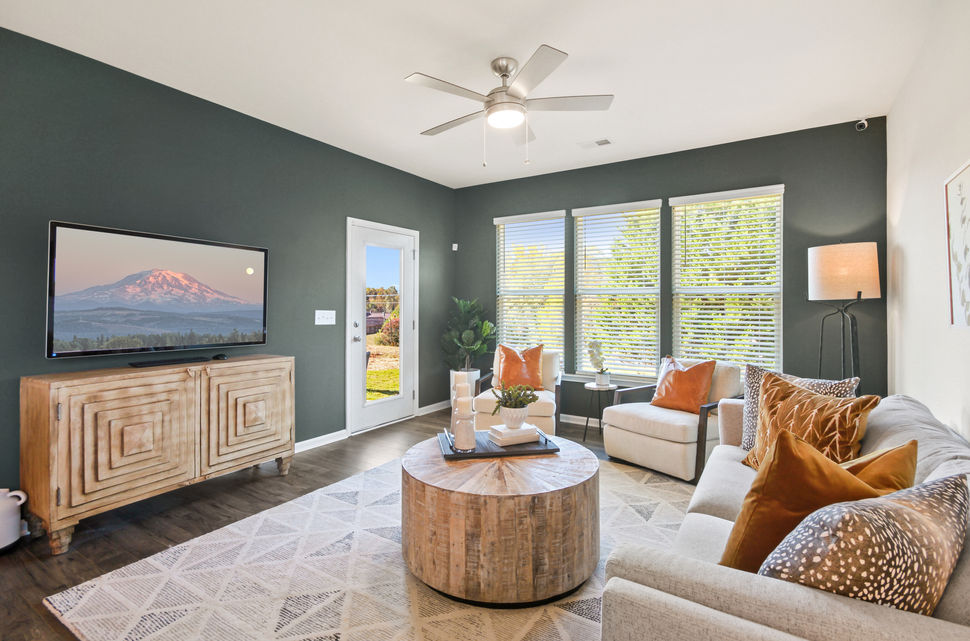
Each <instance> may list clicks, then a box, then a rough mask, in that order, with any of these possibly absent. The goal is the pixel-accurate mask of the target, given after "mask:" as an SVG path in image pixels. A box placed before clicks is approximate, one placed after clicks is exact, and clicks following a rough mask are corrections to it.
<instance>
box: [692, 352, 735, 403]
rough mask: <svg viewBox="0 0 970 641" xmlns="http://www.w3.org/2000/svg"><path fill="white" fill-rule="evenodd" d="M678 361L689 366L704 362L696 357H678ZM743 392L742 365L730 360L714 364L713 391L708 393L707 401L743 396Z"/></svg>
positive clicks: (712, 401)
mask: <svg viewBox="0 0 970 641" xmlns="http://www.w3.org/2000/svg"><path fill="white" fill-rule="evenodd" d="M677 361H678V362H679V363H682V364H683V365H685V366H687V367H690V366H691V365H697V364H698V363H703V362H704V360H700V359H694V358H678V359H677ZM743 392H744V388H743V387H742V386H741V366H740V365H738V364H737V363H732V362H730V361H717V364H716V365H715V366H714V376H712V377H711V391H710V392H709V393H708V394H707V402H708V403H714V402H717V401H719V400H721V399H722V398H734V397H735V396H741V394H742V393H743Z"/></svg>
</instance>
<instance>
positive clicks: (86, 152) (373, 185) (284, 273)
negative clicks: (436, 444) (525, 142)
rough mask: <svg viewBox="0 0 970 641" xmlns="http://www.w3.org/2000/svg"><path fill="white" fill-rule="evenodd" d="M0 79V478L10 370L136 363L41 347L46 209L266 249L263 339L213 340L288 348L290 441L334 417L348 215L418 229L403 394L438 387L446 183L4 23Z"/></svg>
mask: <svg viewBox="0 0 970 641" xmlns="http://www.w3.org/2000/svg"><path fill="white" fill-rule="evenodd" d="M0 86H2V87H0V271H2V278H0V305H2V306H3V312H2V318H3V323H2V327H3V331H2V338H0V443H2V447H0V487H17V486H18V485H19V480H18V462H17V461H18V443H19V436H18V434H19V418H18V416H19V414H18V407H19V397H18V389H19V378H20V376H22V375H25V374H40V373H46V372H58V371H68V370H81V369H92V368H97V367H114V366H121V365H124V364H126V363H127V362H128V361H131V360H136V359H137V358H138V357H136V356H127V357H126V356H121V357H97V358H80V359H68V360H60V361H47V360H45V359H44V328H45V305H46V300H45V295H46V278H47V223H48V221H49V220H51V219H55V220H66V221H74V222H83V223H89V224H93V225H106V226H111V227H121V228H125V229H135V230H140V231H149V232H156V233H162V234H173V235H178V236H190V237H195V238H205V239H213V240H220V241H226V242H233V243H242V244H248V245H259V246H262V247H268V248H269V318H268V326H269V342H268V344H267V345H265V346H260V347H258V348H257V347H248V348H235V349H229V350H225V351H229V352H231V353H232V354H234V355H245V354H253V353H271V354H284V355H293V356H295V357H296V364H297V367H296V399H297V402H296V435H297V440H304V439H308V438H312V437H314V436H319V435H322V434H327V433H329V432H332V431H334V430H336V429H340V428H343V426H344V307H345V304H344V300H345V287H346V284H345V272H346V267H345V263H346V223H345V219H346V217H347V216H352V217H357V218H364V219H368V220H374V221H378V222H384V223H389V224H394V225H400V226H403V227H408V228H412V229H417V230H419V231H420V232H421V274H420V288H421V307H420V325H421V326H420V336H419V338H420V354H419V360H420V369H421V373H420V399H419V401H420V404H421V405H427V404H431V403H434V402H437V401H440V400H443V399H444V398H446V397H447V394H446V388H447V370H446V368H445V367H444V366H443V365H442V364H441V358H440V356H439V354H438V336H439V335H440V333H441V331H442V329H443V327H444V323H445V319H446V313H447V310H448V303H449V299H448V296H447V293H448V292H450V291H451V290H452V288H453V283H454V277H453V274H452V271H453V267H454V255H453V254H452V252H451V243H452V242H453V237H454V233H453V229H454V223H453V212H454V198H455V194H454V191H453V190H451V189H448V188H446V187H443V186H441V185H438V184H435V183H432V182H429V181H427V180H423V179H420V178H417V177H415V176H413V175H410V174H407V173H405V172H402V171H398V170H396V169H392V168H390V167H387V166H385V165H381V164H379V163H376V162H373V161H370V160H367V159H365V158H362V157H360V156H355V155H353V154H350V153H347V152H345V151H342V150H340V149H337V148H334V147H331V146H329V145H325V144H322V143H320V142H317V141H314V140H310V139H309V138H306V137H303V136H300V135H297V134H295V133H292V132H289V131H286V130H284V129H280V128H279V127H275V126H273V125H269V124H267V123H265V122H262V121H260V120H257V119H254V118H251V117H249V116H245V115H243V114H240V113H238V112H235V111H232V110H230V109H226V108H224V107H220V106H218V105H215V104H212V103H210V102H207V101H205V100H202V99H199V98H195V97H192V96H190V95H187V94H184V93H181V92H179V91H176V90H173V89H170V88H168V87H165V86H162V85H160V84H157V83H154V82H151V81H149V80H145V79H144V78H140V77H138V76H134V75H132V74H129V73H126V72H124V71H121V70H118V69H116V68H113V67H109V66H107V65H104V64H101V63H99V62H96V61H93V60H91V59H88V58H84V57H82V56H79V55H75V54H72V53H69V52H67V51H64V50H62V49H59V48H57V47H53V46H51V45H48V44H44V43H41V42H39V41H37V40H34V39H31V38H27V37H24V36H21V35H18V34H15V33H13V32H11V31H7V30H2V29H0ZM314 309H336V310H337V324H336V325H335V326H314V325H313V310H314ZM217 351H220V350H209V351H208V352H206V351H203V352H184V353H183V354H185V355H186V356H189V355H197V354H202V355H206V354H212V353H215V352H217ZM140 356H141V358H142V359H144V358H152V357H151V355H140ZM155 358H158V356H155Z"/></svg>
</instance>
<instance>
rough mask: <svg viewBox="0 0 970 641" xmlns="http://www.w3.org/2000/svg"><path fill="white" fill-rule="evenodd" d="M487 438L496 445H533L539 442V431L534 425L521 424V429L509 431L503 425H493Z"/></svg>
mask: <svg viewBox="0 0 970 641" xmlns="http://www.w3.org/2000/svg"><path fill="white" fill-rule="evenodd" d="M488 438H489V440H490V441H492V442H493V443H495V444H496V445H500V446H502V447H505V446H506V445H518V444H519V443H534V442H536V441H538V440H539V429H538V428H537V427H536V426H535V425H529V424H528V423H523V424H522V427H518V428H515V429H510V428H508V427H505V426H504V425H493V426H492V429H490V430H489V431H488Z"/></svg>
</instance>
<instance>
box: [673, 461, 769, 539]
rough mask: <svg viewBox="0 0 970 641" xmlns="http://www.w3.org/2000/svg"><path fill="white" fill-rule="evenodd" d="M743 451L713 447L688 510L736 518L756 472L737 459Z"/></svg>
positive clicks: (732, 520)
mask: <svg viewBox="0 0 970 641" xmlns="http://www.w3.org/2000/svg"><path fill="white" fill-rule="evenodd" d="M747 454H748V453H747V451H745V450H742V449H741V448H740V447H736V446H734V445H718V446H717V447H715V448H714V451H713V452H712V453H711V458H709V459H708V461H707V465H706V466H705V467H704V473H703V474H701V478H700V480H699V481H697V488H696V489H695V490H694V496H692V497H691V499H690V504H689V505H688V506H687V512H688V514H690V513H694V512H696V513H700V514H708V515H710V516H717V517H720V518H722V519H727V520H728V521H731V522H732V523H733V522H734V520H735V519H736V518H738V513H739V512H740V511H741V504H742V503H743V502H744V497H745V495H746V494H747V493H748V490H749V489H751V482H752V481H754V477H755V475H756V474H757V472H755V471H754V470H753V469H751V468H750V467H748V466H747V465H744V464H743V463H741V461H742V460H744V457H745V456H746V455H747ZM718 558H720V557H718Z"/></svg>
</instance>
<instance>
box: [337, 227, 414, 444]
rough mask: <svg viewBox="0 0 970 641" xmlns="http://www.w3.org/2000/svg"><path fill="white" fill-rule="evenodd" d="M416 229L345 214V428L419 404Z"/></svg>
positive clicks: (377, 421) (399, 414)
mask: <svg viewBox="0 0 970 641" xmlns="http://www.w3.org/2000/svg"><path fill="white" fill-rule="evenodd" d="M417 264H418V232H416V231H413V230H410V229H404V228H401V227H392V226H390V225H383V224H380V223H372V222H369V221H364V220H358V219H355V218H348V219H347V380H346V394H347V429H348V431H350V432H359V431H361V430H366V429H370V428H372V427H377V426H379V425H384V424H387V423H393V422H395V421H399V420H401V419H404V418H408V417H410V416H413V415H414V413H415V410H416V409H417V331H416V330H417V287H416V283H417Z"/></svg>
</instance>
